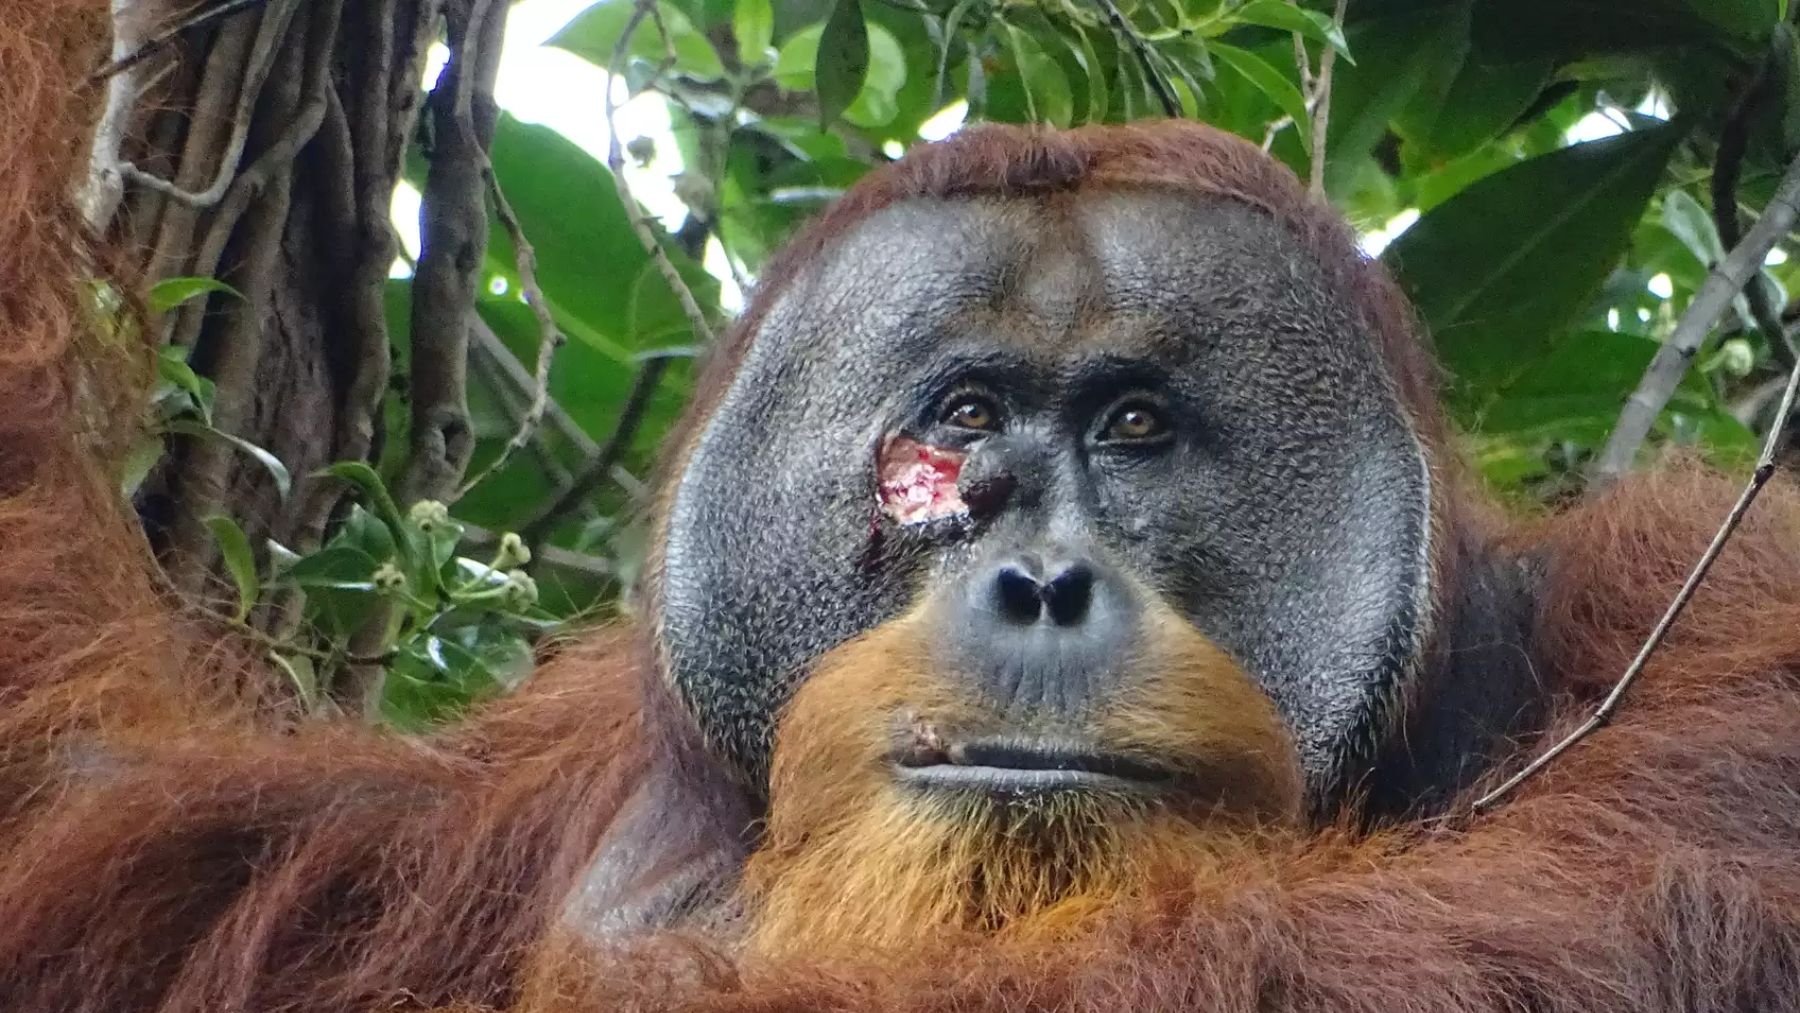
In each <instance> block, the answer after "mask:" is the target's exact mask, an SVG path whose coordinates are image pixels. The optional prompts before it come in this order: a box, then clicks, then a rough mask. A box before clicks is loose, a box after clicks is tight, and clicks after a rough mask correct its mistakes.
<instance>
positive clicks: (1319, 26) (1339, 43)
mask: <svg viewBox="0 0 1800 1013" xmlns="http://www.w3.org/2000/svg"><path fill="white" fill-rule="evenodd" d="M1232 17H1234V18H1235V19H1237V20H1238V21H1240V22H1248V23H1250V24H1253V25H1263V26H1265V27H1268V28H1279V29H1281V30H1282V31H1284V32H1298V33H1299V34H1300V35H1301V36H1303V37H1305V38H1308V39H1311V40H1313V41H1314V42H1323V43H1325V44H1326V45H1328V46H1330V47H1331V48H1333V49H1335V50H1337V51H1338V56H1340V57H1342V58H1343V59H1345V60H1348V61H1349V62H1350V63H1352V64H1354V63H1355V62H1356V60H1355V59H1353V58H1352V57H1351V56H1350V44H1349V43H1347V42H1345V41H1344V33H1343V31H1342V30H1341V29H1340V28H1338V26H1337V25H1336V24H1334V23H1333V22H1332V20H1331V18H1330V17H1328V16H1326V15H1324V14H1321V13H1319V12H1318V11H1309V10H1307V9H1305V8H1303V7H1296V6H1295V5H1293V4H1292V3H1289V2H1288V0H1251V2H1250V3H1247V4H1245V5H1244V6H1242V7H1239V8H1238V9H1237V10H1235V11H1233V12H1232Z"/></svg>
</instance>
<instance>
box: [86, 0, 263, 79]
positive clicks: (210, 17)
mask: <svg viewBox="0 0 1800 1013" xmlns="http://www.w3.org/2000/svg"><path fill="white" fill-rule="evenodd" d="M265 2H266V0H221V2H220V3H217V4H214V5H213V6H211V7H206V6H204V5H202V7H201V9H199V10H197V11H195V12H194V13H192V14H189V15H188V16H187V17H185V18H183V19H181V20H180V21H177V22H175V23H174V24H172V25H170V26H168V27H167V28H164V29H163V30H162V31H160V32H158V33H156V34H155V35H154V36H152V37H150V38H149V39H145V40H142V41H140V42H137V43H135V44H132V45H129V46H124V47H119V48H116V49H114V51H113V61H112V62H111V63H109V64H107V65H106V66H104V67H101V68H100V69H99V70H97V71H95V72H94V76H93V78H92V80H95V81H104V80H107V79H108V78H111V77H115V76H117V75H119V74H122V73H124V72H125V71H128V70H130V69H132V68H133V67H136V66H137V65H138V64H140V63H143V62H144V61H145V60H148V59H150V58H151V57H152V56H155V55H156V54H157V53H160V52H162V51H163V50H164V49H167V48H168V47H169V46H170V45H172V44H174V42H175V41H176V40H177V39H179V38H181V37H182V36H183V35H186V34H187V33H189V32H195V31H199V30H200V29H202V28H205V27H206V26H207V25H210V24H212V23H213V22H215V21H220V20H223V19H225V18H228V17H230V16H232V15H233V14H237V13H239V12H241V11H247V10H249V9H250V8H252V7H256V6H259V5H261V4H263V3H265ZM117 16H118V5H117V4H115V5H114V17H115V19H116V18H117Z"/></svg>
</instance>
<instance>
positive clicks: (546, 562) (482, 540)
mask: <svg viewBox="0 0 1800 1013" xmlns="http://www.w3.org/2000/svg"><path fill="white" fill-rule="evenodd" d="M459 523H461V524H462V526H463V542H462V548H463V550H464V551H466V552H482V551H484V550H491V549H494V548H496V547H497V546H499V544H500V536H499V535H496V534H494V533H493V532H492V531H489V530H487V529H486V528H483V527H479V526H477V525H474V524H470V523H468V522H467V521H462V522H459ZM532 558H533V559H534V560H535V561H536V563H537V564H538V565H541V566H546V567H549V568H551V569H554V570H563V571H565V572H568V573H571V574H574V575H576V576H579V577H584V578H586V579H588V580H618V579H619V568H618V567H616V566H614V565H613V564H612V561H611V560H609V559H604V558H602V557H600V556H594V555H589V554H588V553H585V552H576V551H574V550H573V549H565V548H562V547H561V546H556V545H542V546H539V547H538V548H537V549H535V550H533V554H532Z"/></svg>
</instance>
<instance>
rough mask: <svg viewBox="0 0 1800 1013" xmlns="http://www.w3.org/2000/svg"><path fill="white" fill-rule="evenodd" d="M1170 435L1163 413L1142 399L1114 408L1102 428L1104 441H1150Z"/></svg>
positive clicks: (1102, 440) (1101, 435)
mask: <svg viewBox="0 0 1800 1013" xmlns="http://www.w3.org/2000/svg"><path fill="white" fill-rule="evenodd" d="M1167 435H1169V427H1168V425H1167V424H1166V423H1165V422H1163V417H1162V413H1161V412H1160V411H1158V410H1157V409H1156V407H1155V406H1153V405H1149V404H1145V403H1144V402H1141V401H1133V402H1127V403H1126V404H1122V405H1120V406H1119V407H1118V408H1116V409H1114V410H1113V413H1112V416H1111V417H1110V418H1108V419H1107V420H1106V427H1105V428H1104V429H1103V430H1101V434H1100V439H1101V442H1103V443H1149V442H1152V441H1155V440H1160V439H1162V438H1163V437H1165V436H1167Z"/></svg>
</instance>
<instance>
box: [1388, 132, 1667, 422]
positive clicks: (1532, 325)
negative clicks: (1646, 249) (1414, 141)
mask: <svg viewBox="0 0 1800 1013" xmlns="http://www.w3.org/2000/svg"><path fill="white" fill-rule="evenodd" d="M1684 133H1685V127H1683V126H1676V125H1669V126H1664V127H1660V128H1657V129H1653V130H1642V131H1636V132H1632V133H1628V134H1623V135H1620V136H1618V137H1614V138H1609V139H1607V140H1604V141H1596V142H1593V143H1590V144H1579V145H1574V146H1572V147H1568V148H1564V149H1562V150H1560V151H1555V152H1552V153H1551V154H1548V155H1544V156H1541V157H1538V158H1533V159H1528V160H1526V161H1524V162H1520V163H1518V164H1517V165H1514V166H1512V167H1510V168H1507V169H1503V170H1501V171H1499V172H1496V173H1494V174H1493V175H1491V176H1488V177H1486V178H1484V179H1482V180H1479V181H1478V182H1476V183H1475V184H1473V185H1472V186H1470V187H1469V188H1468V189H1467V190H1464V191H1463V192H1462V193H1459V194H1457V195H1456V196H1455V197H1452V198H1450V199H1449V200H1447V201H1445V202H1444V203H1443V204H1441V205H1439V206H1438V207H1437V208H1435V209H1433V210H1432V211H1431V213H1430V214H1427V215H1425V216H1424V217H1423V218H1421V219H1420V220H1419V221H1418V223H1417V224H1415V225H1414V226H1413V227H1412V228H1410V229H1408V230H1407V231H1406V233H1405V234H1404V235H1402V236H1401V237H1400V238H1399V239H1398V240H1396V241H1395V243H1394V244H1393V245H1392V246H1390V247H1389V248H1388V252H1387V255H1386V258H1385V259H1386V260H1387V262H1388V263H1389V264H1390V265H1391V266H1392V267H1393V268H1394V270H1395V272H1396V274H1397V276H1398V278H1399V280H1400V283H1401V285H1402V287H1403V288H1405V290H1406V292H1407V293H1408V295H1410V296H1411V297H1412V299H1413V302H1414V305H1415V306H1417V308H1418V310H1419V313H1420V315H1421V316H1422V317H1423V318H1424V319H1425V321H1426V322H1427V323H1428V324H1429V325H1430V327H1431V330H1432V333H1433V335H1434V336H1435V338H1436V342H1437V347H1438V351H1439V355H1440V358H1441V360H1442V361H1443V363H1444V365H1445V366H1446V367H1447V368H1448V369H1449V370H1450V372H1451V373H1452V374H1454V375H1455V376H1457V377H1458V378H1459V379H1460V380H1461V381H1462V383H1463V384H1465V385H1467V388H1469V389H1466V390H1465V391H1464V392H1463V393H1464V394H1465V395H1467V394H1470V393H1475V394H1479V393H1480V392H1484V391H1488V390H1491V389H1493V388H1494V387H1496V386H1497V385H1498V384H1500V383H1501V382H1503V381H1504V380H1505V378H1506V377H1507V376H1508V375H1509V374H1511V373H1513V372H1515V371H1516V370H1517V369H1518V368H1519V365H1520V364H1521V363H1524V362H1529V361H1531V359H1532V358H1534V357H1535V356H1536V355H1537V354H1538V353H1539V352H1540V351H1541V350H1542V349H1543V348H1544V347H1545V345H1546V344H1547V343H1548V342H1549V341H1550V339H1551V338H1552V337H1553V336H1555V335H1556V334H1558V333H1560V332H1561V331H1563V330H1564V329H1565V328H1566V327H1567V326H1568V324H1569V323H1570V322H1571V321H1572V320H1573V319H1574V317H1575V316H1576V315H1577V314H1578V313H1580V312H1581V311H1582V310H1583V309H1584V308H1585V307H1586V306H1587V304H1588V300H1589V299H1591V298H1592V296H1593V294H1594V293H1595V291H1597V290H1598V289H1599V287H1600V285H1601V283H1602V282H1603V281H1605V279H1606V277H1607V275H1608V274H1609V273H1610V272H1611V271H1612V269H1613V266H1614V265H1615V264H1617V263H1618V260H1619V257H1620V255H1621V254H1622V253H1623V252H1624V250H1625V248H1626V246H1627V245H1628V243H1629V241H1630V238H1631V234H1632V229H1633V227H1634V226H1635V225H1636V224H1637V221H1638V219H1639V217H1640V216H1641V215H1642V214H1643V210H1644V206H1645V204H1646V203H1647V202H1648V201H1649V199H1650V196H1651V193H1652V191H1653V190H1654V188H1655V186H1656V182H1657V180H1658V179H1659V178H1660V176H1661V174H1662V170H1663V166H1664V165H1665V164H1666V163H1667V162H1668V159H1669V155H1670V153H1671V152H1672V151H1673V150H1674V147H1675V144H1676V142H1677V141H1679V140H1680V139H1681V137H1682V135H1683V134H1684Z"/></svg>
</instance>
